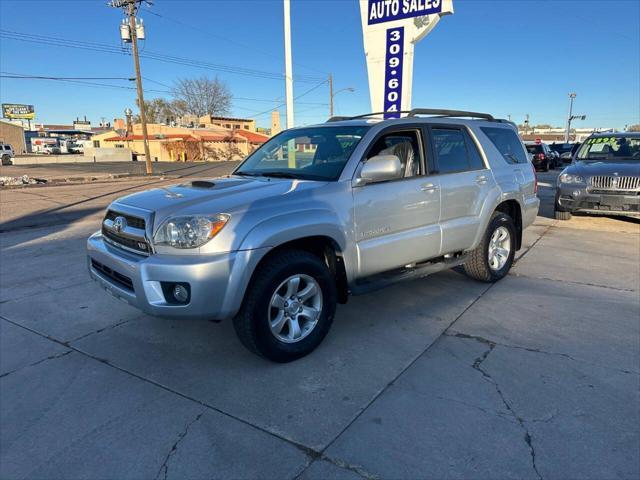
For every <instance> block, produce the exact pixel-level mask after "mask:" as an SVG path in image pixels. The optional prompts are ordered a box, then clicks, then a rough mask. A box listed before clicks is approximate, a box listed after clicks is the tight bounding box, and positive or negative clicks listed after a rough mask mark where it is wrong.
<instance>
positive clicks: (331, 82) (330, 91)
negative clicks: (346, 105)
mask: <svg viewBox="0 0 640 480" xmlns="http://www.w3.org/2000/svg"><path fill="white" fill-rule="evenodd" d="M331 117H333V75H331V74H329V118H331Z"/></svg>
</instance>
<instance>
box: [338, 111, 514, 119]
mask: <svg viewBox="0 0 640 480" xmlns="http://www.w3.org/2000/svg"><path fill="white" fill-rule="evenodd" d="M385 113H389V112H373V113H365V114H363V115H356V116H354V117H331V118H330V119H329V120H327V122H340V121H342V120H357V119H359V118H368V117H374V116H376V115H384V114H385ZM393 113H401V114H402V113H406V114H407V117H406V118H413V117H417V116H418V115H436V116H440V117H470V118H482V119H485V120H489V121H497V122H500V121H502V120H497V119H495V118H494V117H493V115H489V114H488V113H479V112H465V111H463V110H442V109H438V108H414V109H412V110H402V111H400V112H393Z"/></svg>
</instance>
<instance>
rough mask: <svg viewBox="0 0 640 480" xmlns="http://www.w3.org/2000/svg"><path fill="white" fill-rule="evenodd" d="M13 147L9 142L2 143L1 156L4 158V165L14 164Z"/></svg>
mask: <svg viewBox="0 0 640 480" xmlns="http://www.w3.org/2000/svg"><path fill="white" fill-rule="evenodd" d="M13 157H15V154H14V153H13V147H12V146H11V145H9V144H8V143H0V158H1V159H2V165H13Z"/></svg>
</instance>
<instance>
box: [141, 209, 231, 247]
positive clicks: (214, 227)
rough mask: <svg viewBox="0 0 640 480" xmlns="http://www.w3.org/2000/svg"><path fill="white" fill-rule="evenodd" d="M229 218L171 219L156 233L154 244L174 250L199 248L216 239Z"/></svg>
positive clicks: (187, 216) (225, 216) (223, 215)
mask: <svg viewBox="0 0 640 480" xmlns="http://www.w3.org/2000/svg"><path fill="white" fill-rule="evenodd" d="M229 218H230V217H229V215H226V214H223V213H221V214H218V215H185V216H176V217H169V218H167V219H166V220H165V221H164V222H162V225H160V228H158V230H157V231H156V233H155V235H154V236H153V243H154V244H155V245H168V246H170V247H174V248H197V247H200V246H202V245H204V244H205V243H207V242H208V241H209V240H211V239H212V238H213V237H215V236H216V235H217V234H218V233H219V232H220V230H222V228H223V227H224V226H225V225H226V223H227V222H228V221H229Z"/></svg>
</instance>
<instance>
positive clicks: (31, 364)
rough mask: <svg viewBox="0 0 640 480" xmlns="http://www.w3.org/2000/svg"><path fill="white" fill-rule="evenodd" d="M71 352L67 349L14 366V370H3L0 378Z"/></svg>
mask: <svg viewBox="0 0 640 480" xmlns="http://www.w3.org/2000/svg"><path fill="white" fill-rule="evenodd" d="M72 352H73V350H67V351H66V352H62V353H58V354H56V355H50V356H48V357H46V358H43V359H42V360H38V361H37V362H33V363H30V364H29V365H25V366H24V367H19V368H16V369H15V370H11V371H10V372H5V373H3V374H2V375H0V378H4V377H6V376H8V375H11V374H12V373H16V372H19V371H20V370H24V369H25V368H29V367H35V366H36V365H40V364H41V363H44V362H48V361H49V360H54V359H56V358H61V357H64V356H65V355H69V354H70V353H72Z"/></svg>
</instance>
